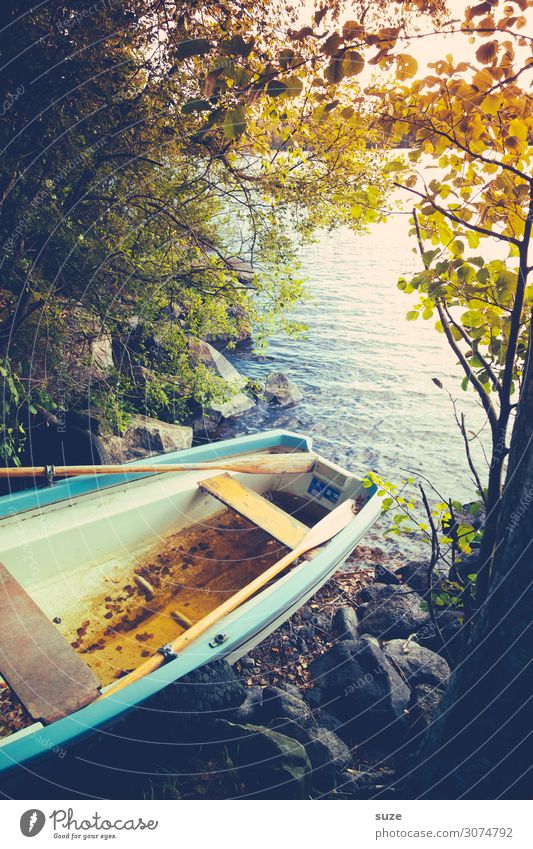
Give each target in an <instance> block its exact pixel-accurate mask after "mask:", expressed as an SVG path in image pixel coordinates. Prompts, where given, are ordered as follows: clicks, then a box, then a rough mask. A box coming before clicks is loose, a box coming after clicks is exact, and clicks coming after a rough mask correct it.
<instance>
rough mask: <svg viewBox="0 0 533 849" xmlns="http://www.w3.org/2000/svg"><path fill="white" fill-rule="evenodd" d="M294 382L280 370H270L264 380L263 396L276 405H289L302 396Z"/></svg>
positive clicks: (299, 399)
mask: <svg viewBox="0 0 533 849" xmlns="http://www.w3.org/2000/svg"><path fill="white" fill-rule="evenodd" d="M303 397H304V396H303V393H302V392H301V391H300V389H298V387H297V386H296V384H295V383H294V382H293V381H292V380H290V379H289V378H288V377H287V375H286V374H284V373H283V372H281V371H273V372H271V373H270V374H269V375H268V377H267V379H266V382H265V398H266V400H267V401H268V402H269V403H271V404H276V405H277V406H278V407H291V406H293V404H297V403H298V402H299V401H301V400H302V398H303Z"/></svg>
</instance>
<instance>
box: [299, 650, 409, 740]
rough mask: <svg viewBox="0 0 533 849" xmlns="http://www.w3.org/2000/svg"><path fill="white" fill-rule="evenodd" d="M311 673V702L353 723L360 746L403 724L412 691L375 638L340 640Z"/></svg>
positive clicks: (314, 665) (315, 664) (315, 662)
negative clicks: (371, 738)
mask: <svg viewBox="0 0 533 849" xmlns="http://www.w3.org/2000/svg"><path fill="white" fill-rule="evenodd" d="M309 672H310V674H311V678H312V680H313V683H314V687H313V689H312V690H311V691H309V693H308V698H309V699H310V700H311V703H312V704H313V705H315V706H317V707H320V708H325V709H326V710H327V711H328V712H329V713H333V714H335V715H336V716H339V717H340V718H341V719H343V720H345V721H346V722H350V723H351V726H352V728H353V730H354V732H355V733H356V734H357V735H358V739H359V740H360V741H363V740H365V739H367V737H368V736H369V735H373V734H376V733H378V734H381V733H383V734H385V735H388V734H390V733H392V732H393V729H394V728H395V726H396V725H397V723H398V722H399V721H402V720H403V717H404V710H405V709H406V707H407V705H408V704H409V700H410V697H411V691H410V689H409V687H408V686H407V684H406V683H405V681H404V680H403V679H402V678H401V677H400V675H399V674H398V672H397V671H396V670H395V669H394V667H393V666H392V664H391V663H390V662H389V660H388V658H387V656H386V655H385V654H384V653H383V652H382V650H381V648H380V647H379V643H378V641H377V640H376V639H374V638H373V637H370V636H364V637H361V638H360V639H358V640H341V641H339V642H338V643H336V644H335V645H334V646H333V647H332V648H331V649H330V650H329V651H328V652H326V654H323V655H321V656H320V657H318V658H316V660H314V661H313V662H312V663H311V664H310V667H309Z"/></svg>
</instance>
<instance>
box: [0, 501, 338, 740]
mask: <svg viewBox="0 0 533 849" xmlns="http://www.w3.org/2000/svg"><path fill="white" fill-rule="evenodd" d="M268 497H269V499H270V500H272V501H273V502H274V503H276V504H277V505H278V506H279V507H281V508H282V509H284V510H285V511H287V512H289V513H291V514H293V515H296V516H297V518H298V519H299V520H300V521H303V522H306V523H307V524H309V525H311V524H314V523H315V522H317V521H319V519H320V518H322V516H323V515H324V511H323V510H322V509H321V508H319V507H318V506H317V505H309V504H308V503H307V504H306V503H305V502H304V501H303V499H300V498H298V497H297V496H293V495H289V494H288V493H283V492H276V493H271V494H270V495H269V496H268ZM287 550H288V549H287V548H286V547H284V546H283V545H281V543H280V542H278V541H277V540H275V539H273V538H272V537H271V536H269V535H268V533H267V532H266V531H264V530H262V529H261V528H258V527H257V526H256V525H254V524H253V523H252V522H251V521H249V520H248V519H245V518H244V517H243V516H241V515H239V514H238V513H236V512H234V511H233V510H223V511H221V512H219V513H217V514H215V515H214V516H211V517H210V518H209V519H208V520H207V521H204V522H200V523H198V524H195V525H191V526H190V527H189V528H186V529H184V530H181V531H179V532H178V533H176V534H170V535H167V536H165V537H164V538H163V539H161V541H160V542H159V543H158V544H156V545H152V546H151V547H150V548H149V549H147V550H145V551H144V552H143V553H142V554H140V555H138V556H136V557H135V559H134V560H133V561H132V562H130V563H129V564H127V565H126V566H125V568H122V569H121V568H120V567H118V568H117V567H116V566H115V567H114V568H113V569H112V570H110V571H109V572H107V573H106V572H105V570H104V571H102V573H101V575H100V580H99V582H98V584H97V586H98V587H99V592H97V593H96V594H94V595H92V596H90V597H87V596H85V597H84V598H82V599H81V600H80V603H79V604H78V605H77V606H72V605H70V604H69V603H68V600H67V599H68V595H69V593H68V592H67V593H65V592H63V593H62V592H61V587H56V588H54V589H55V591H52V592H51V591H50V588H44V589H43V591H42V593H38V594H37V601H38V603H39V604H40V605H41V607H42V609H43V610H44V611H45V612H46V613H47V615H49V616H50V618H51V620H52V621H53V622H54V624H55V625H56V627H57V628H58V630H59V631H60V632H61V633H62V634H63V636H64V637H65V638H66V639H67V640H68V642H69V643H70V645H71V646H72V647H73V648H74V649H75V650H76V651H77V652H78V653H79V654H80V655H81V656H82V657H83V658H84V661H85V662H86V663H87V665H88V666H89V667H90V668H91V669H93V670H94V672H95V673H96V675H97V676H98V678H99V680H100V682H101V684H102V686H104V687H105V686H106V685H108V684H111V683H113V682H114V681H116V680H117V679H119V678H121V677H122V676H123V675H125V674H127V673H128V672H130V671H131V670H133V669H135V668H136V667H137V666H139V665H140V664H141V663H142V662H143V661H144V660H146V658H147V657H150V656H151V655H153V654H154V653H155V652H156V651H157V649H158V648H160V647H161V646H162V645H164V644H165V643H168V642H170V641H172V640H173V639H175V638H176V637H177V636H178V635H179V634H180V633H182V632H183V631H185V630H186V629H187V628H188V627H190V625H192V624H194V623H195V622H197V621H198V620H200V619H202V618H203V617H204V616H205V615H206V614H207V613H209V612H210V611H211V610H213V609H214V608H216V607H217V606H218V605H220V604H221V603H222V602H223V601H225V600H226V599H227V598H228V597H229V596H231V595H233V594H234V593H235V592H237V590H239V589H240V588H241V587H243V586H244V585H245V584H247V583H249V582H250V581H252V580H253V579H254V578H255V577H257V576H258V575H260V574H261V573H262V572H264V571H265V570H266V569H267V568H268V567H269V566H271V565H272V564H273V563H275V562H276V561H277V560H279V559H280V558H281V557H282V556H283V555H284V554H285V553H286V552H287ZM66 580H67V579H66ZM40 595H42V598H39V596H40ZM62 598H64V599H65V601H64V602H63V604H64V606H62V604H61V599H62ZM33 721H34V720H33V719H32V718H31V717H30V715H29V714H28V713H27V712H26V710H25V709H24V706H23V705H22V704H21V703H20V701H19V700H18V699H17V697H16V695H15V694H14V693H13V692H12V690H11V689H10V688H9V687H8V686H7V684H5V682H0V737H1V736H5V735H9V734H11V733H13V732H14V731H18V730H20V729H22V728H24V727H26V726H28V725H31V724H32V723H33Z"/></svg>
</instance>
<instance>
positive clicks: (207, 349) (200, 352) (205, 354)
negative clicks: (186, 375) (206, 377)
mask: <svg viewBox="0 0 533 849" xmlns="http://www.w3.org/2000/svg"><path fill="white" fill-rule="evenodd" d="M189 355H190V357H191V360H193V362H194V363H197V364H198V363H201V364H202V365H204V366H207V368H208V369H210V371H213V372H215V374H218V376H219V377H221V378H222V379H223V380H227V381H228V383H233V384H235V386H238V387H239V388H241V389H242V387H243V386H244V385H245V383H246V379H245V378H244V377H243V376H242V374H239V372H238V371H237V369H236V368H235V366H232V364H231V363H230V361H229V360H227V359H226V357H225V356H224V355H223V354H221V353H220V351H217V349H216V348H213V346H212V345H210V344H209V342H204V341H203V340H202V339H189Z"/></svg>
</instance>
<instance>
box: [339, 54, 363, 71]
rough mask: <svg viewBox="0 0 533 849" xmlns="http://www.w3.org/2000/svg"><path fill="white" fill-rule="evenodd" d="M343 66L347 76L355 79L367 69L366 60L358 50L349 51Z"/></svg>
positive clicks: (345, 55)
mask: <svg viewBox="0 0 533 849" xmlns="http://www.w3.org/2000/svg"><path fill="white" fill-rule="evenodd" d="M342 66H343V69H344V75H345V76H347V77H354V76H355V75H356V74H360V73H361V71H362V70H363V68H364V67H365V60H364V59H363V57H362V56H361V54H360V53H359V51H358V50H347V51H346V53H345V54H344V58H343V60H342Z"/></svg>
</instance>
